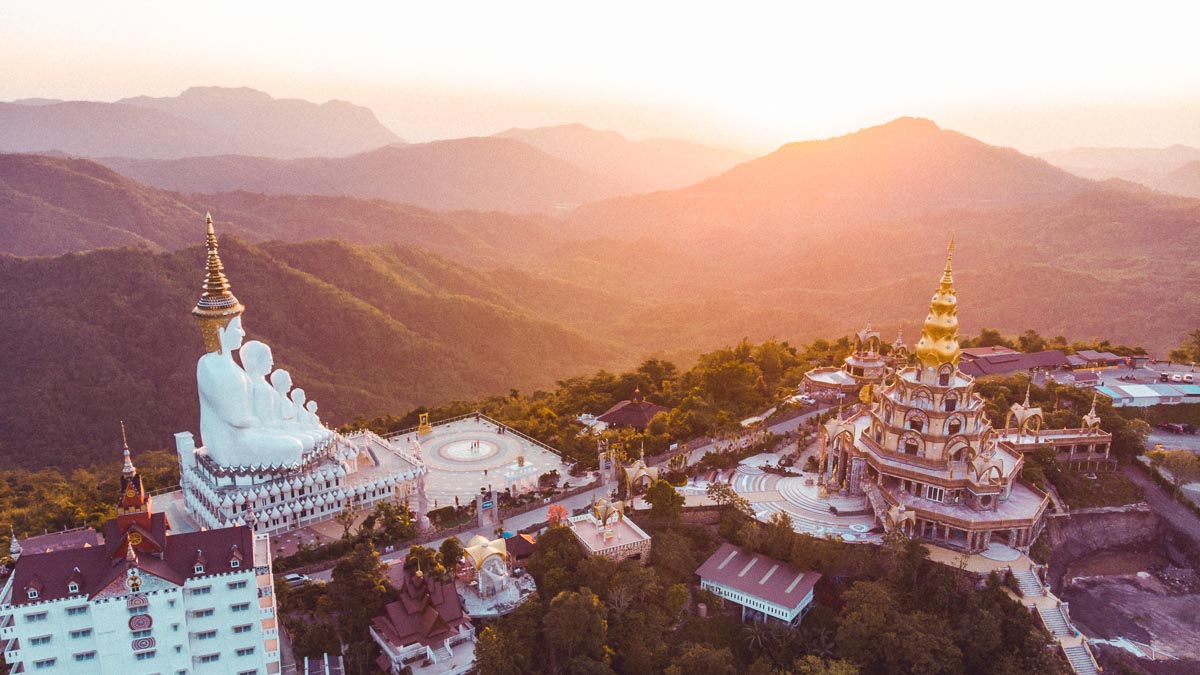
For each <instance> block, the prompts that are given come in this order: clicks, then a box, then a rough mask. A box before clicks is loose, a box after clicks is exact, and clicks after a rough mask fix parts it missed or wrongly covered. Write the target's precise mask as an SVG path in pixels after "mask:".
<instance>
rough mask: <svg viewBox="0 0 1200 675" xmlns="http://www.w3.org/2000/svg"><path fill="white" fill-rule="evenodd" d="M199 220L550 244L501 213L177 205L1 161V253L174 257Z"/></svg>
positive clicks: (362, 206) (40, 163) (174, 197)
mask: <svg viewBox="0 0 1200 675" xmlns="http://www.w3.org/2000/svg"><path fill="white" fill-rule="evenodd" d="M206 211H211V212H213V213H214V214H215V215H216V216H217V218H218V220H219V221H220V222H221V223H222V232H227V233H234V234H237V235H238V236H241V237H243V238H245V239H248V240H251V241H263V240H267V239H280V240H285V241H300V240H304V239H311V238H323V237H335V238H338V239H342V240H344V241H348V242H351V243H356V244H383V243H402V244H416V245H419V246H421V247H422V248H426V249H429V250H432V251H434V252H437V253H442V254H446V255H450V256H453V257H454V258H456V259H461V260H475V261H477V260H482V259H488V260H497V259H507V260H509V261H510V262H517V261H522V260H526V259H528V257H529V256H531V255H533V254H535V253H542V252H545V251H548V250H552V249H553V247H554V246H556V243H557V238H556V237H555V236H554V235H553V234H552V233H551V231H550V229H549V228H548V227H547V226H546V224H545V222H544V221H541V220H531V219H528V218H521V217H517V216H511V215H506V214H502V213H475V212H448V213H432V212H430V211H426V210H425V209H421V208H418V207H415V206H408V205H405V204H398V203H395V202H387V201H381V200H363V199H355V198H350V197H321V196H268V195H261V194H252V193H246V192H235V193H223V194H216V195H183V194H179V193H174V192H167V191H165V190H159V189H155V188H151V187H147V186H145V185H143V184H141V183H138V182H136V181H133V180H130V179H128V178H126V177H124V176H122V175H120V174H117V173H116V172H114V171H112V170H111V169H108V168H105V167H103V166H101V165H99V164H96V163H95V162H91V161H89V160H82V159H66V158H61V157H47V156H42V155H3V154H0V233H2V234H3V235H4V236H3V237H2V238H0V252H4V253H12V254H15V255H57V254H60V253H67V252H71V251H85V250H89V249H93V248H100V247H104V246H129V245H145V246H149V247H150V248H153V249H156V250H174V249H178V248H182V247H185V246H190V245H193V244H195V243H196V223H197V222H202V219H203V216H204V213H205V212H206Z"/></svg>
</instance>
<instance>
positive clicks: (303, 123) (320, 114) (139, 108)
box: [0, 87, 401, 159]
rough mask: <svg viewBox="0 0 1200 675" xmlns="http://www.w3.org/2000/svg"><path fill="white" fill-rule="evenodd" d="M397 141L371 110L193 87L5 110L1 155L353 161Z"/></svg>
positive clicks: (2, 106) (1, 112)
mask: <svg viewBox="0 0 1200 675" xmlns="http://www.w3.org/2000/svg"><path fill="white" fill-rule="evenodd" d="M399 142H401V139H400V138H399V137H398V136H396V135H395V134H394V133H392V132H391V131H389V130H388V129H387V128H386V127H384V126H383V125H382V124H380V123H379V120H378V119H376V118H375V114H374V113H373V112H371V111H370V110H368V109H367V108H363V107H361V106H356V105H353V104H351V103H347V102H345V101H330V102H328V103H324V104H321V105H317V104H315V103H310V102H308V101H301V100H298V99H275V98H272V97H271V96H270V95H268V94H265V93H263V92H261V91H256V90H254V89H247V88H222V87H193V88H191V89H188V90H187V91H185V92H183V93H182V94H180V95H179V96H175V97H168V98H151V97H146V96H141V97H136V98H127V99H122V100H120V101H117V102H115V103H103V102H98V101H50V100H44V99H35V100H26V101H18V102H15V103H0V152H46V151H52V150H58V151H61V152H65V153H68V154H72V155H82V156H85V157H108V156H118V157H137V158H156V159H166V158H177V157H195V156H208V155H222V154H245V155H258V156H264V157H306V156H338V155H348V154H352V153H356V152H363V151H365V150H370V149H374V148H378V147H381V146H384V145H389V144H395V143H399Z"/></svg>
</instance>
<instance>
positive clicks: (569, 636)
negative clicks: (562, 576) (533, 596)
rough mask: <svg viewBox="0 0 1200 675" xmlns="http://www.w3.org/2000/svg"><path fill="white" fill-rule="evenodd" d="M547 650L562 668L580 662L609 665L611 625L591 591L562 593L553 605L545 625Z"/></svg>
mask: <svg viewBox="0 0 1200 675" xmlns="http://www.w3.org/2000/svg"><path fill="white" fill-rule="evenodd" d="M542 631H543V634H544V635H545V636H546V646H547V647H549V648H550V650H551V652H552V653H553V654H554V656H555V658H556V660H557V662H558V663H560V664H568V663H571V662H573V661H575V660H577V659H581V660H585V661H599V662H601V663H604V664H606V665H607V664H608V663H609V662H610V661H611V659H612V655H611V653H610V652H609V650H608V647H607V644H606V641H607V638H608V621H607V619H606V612H605V608H604V603H602V602H600V598H599V597H597V596H596V594H595V593H592V592H591V590H589V589H587V588H586V587H585V588H581V589H580V590H579V591H563V592H562V593H559V594H558V595H556V596H555V597H554V599H553V600H551V601H550V606H549V608H548V609H547V610H546V616H545V618H544V620H543V623H542Z"/></svg>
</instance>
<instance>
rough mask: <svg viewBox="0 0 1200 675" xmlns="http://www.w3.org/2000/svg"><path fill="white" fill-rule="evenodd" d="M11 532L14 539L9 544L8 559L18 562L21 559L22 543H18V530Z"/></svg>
mask: <svg viewBox="0 0 1200 675" xmlns="http://www.w3.org/2000/svg"><path fill="white" fill-rule="evenodd" d="M9 532H12V538H11V539H10V540H9V542H8V557H9V558H10V559H12V561H13V562H17V561H18V560H20V559H21V542H19V541H17V531H16V530H13V529H9Z"/></svg>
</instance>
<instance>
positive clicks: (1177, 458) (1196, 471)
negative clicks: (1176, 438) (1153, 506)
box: [1149, 450, 1200, 497]
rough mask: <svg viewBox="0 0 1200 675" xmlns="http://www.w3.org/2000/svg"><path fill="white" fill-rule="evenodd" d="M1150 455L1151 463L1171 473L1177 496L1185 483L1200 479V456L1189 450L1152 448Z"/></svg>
mask: <svg viewBox="0 0 1200 675" xmlns="http://www.w3.org/2000/svg"><path fill="white" fill-rule="evenodd" d="M1149 457H1150V463H1151V464H1153V465H1154V466H1155V467H1159V468H1162V469H1164V470H1166V471H1167V472H1168V473H1169V474H1170V481H1171V485H1173V486H1174V487H1175V496H1176V497H1178V496H1179V494H1180V493H1181V492H1182V490H1183V486H1184V485H1187V484H1188V483H1194V482H1196V481H1200V457H1197V456H1196V455H1194V454H1192V453H1191V452H1190V451H1188V450H1152V451H1151V452H1150V453H1149Z"/></svg>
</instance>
